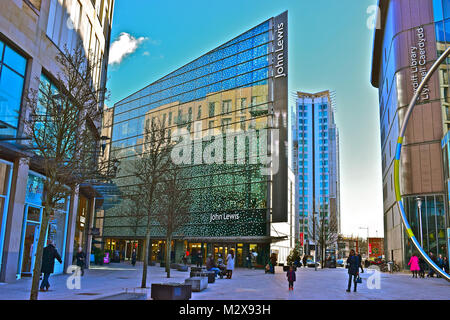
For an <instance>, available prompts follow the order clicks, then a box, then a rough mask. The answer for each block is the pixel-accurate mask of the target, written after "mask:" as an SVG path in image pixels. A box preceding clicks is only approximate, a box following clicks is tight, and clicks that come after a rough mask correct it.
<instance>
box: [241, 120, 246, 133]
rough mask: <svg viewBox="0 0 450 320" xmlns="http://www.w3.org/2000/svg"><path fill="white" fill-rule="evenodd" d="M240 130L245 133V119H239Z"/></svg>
mask: <svg viewBox="0 0 450 320" xmlns="http://www.w3.org/2000/svg"><path fill="white" fill-rule="evenodd" d="M241 130H242V131H245V117H241Z"/></svg>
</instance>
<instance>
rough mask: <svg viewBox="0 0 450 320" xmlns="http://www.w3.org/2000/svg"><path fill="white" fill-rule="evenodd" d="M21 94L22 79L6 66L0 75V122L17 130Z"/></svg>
mask: <svg viewBox="0 0 450 320" xmlns="http://www.w3.org/2000/svg"><path fill="white" fill-rule="evenodd" d="M22 92H23V78H22V77H21V76H19V75H18V74H17V73H15V72H14V71H12V70H11V69H9V68H8V67H6V66H3V67H2V70H1V74H0V121H3V122H5V123H7V124H9V125H10V126H12V127H13V128H17V123H18V120H19V110H20V104H21V99H22Z"/></svg>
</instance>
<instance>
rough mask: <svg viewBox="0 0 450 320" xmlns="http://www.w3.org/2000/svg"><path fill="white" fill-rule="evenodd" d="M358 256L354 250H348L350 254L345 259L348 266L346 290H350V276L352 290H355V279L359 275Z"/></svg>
mask: <svg viewBox="0 0 450 320" xmlns="http://www.w3.org/2000/svg"><path fill="white" fill-rule="evenodd" d="M359 265H360V262H359V257H358V256H357V255H355V250H353V249H351V250H350V256H349V257H348V259H347V266H348V287H347V292H350V287H351V285H352V278H353V283H354V288H353V291H354V292H356V279H357V277H358V276H359Z"/></svg>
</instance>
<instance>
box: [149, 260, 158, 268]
mask: <svg viewBox="0 0 450 320" xmlns="http://www.w3.org/2000/svg"><path fill="white" fill-rule="evenodd" d="M148 265H149V266H150V267H154V266H156V262H155V261H150V262H149V263H148Z"/></svg>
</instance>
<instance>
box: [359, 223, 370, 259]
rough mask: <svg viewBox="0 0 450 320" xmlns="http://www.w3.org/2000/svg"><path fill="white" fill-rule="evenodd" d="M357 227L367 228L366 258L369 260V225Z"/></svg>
mask: <svg viewBox="0 0 450 320" xmlns="http://www.w3.org/2000/svg"><path fill="white" fill-rule="evenodd" d="M359 229H366V230H367V260H369V227H368V226H367V227H359Z"/></svg>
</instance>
